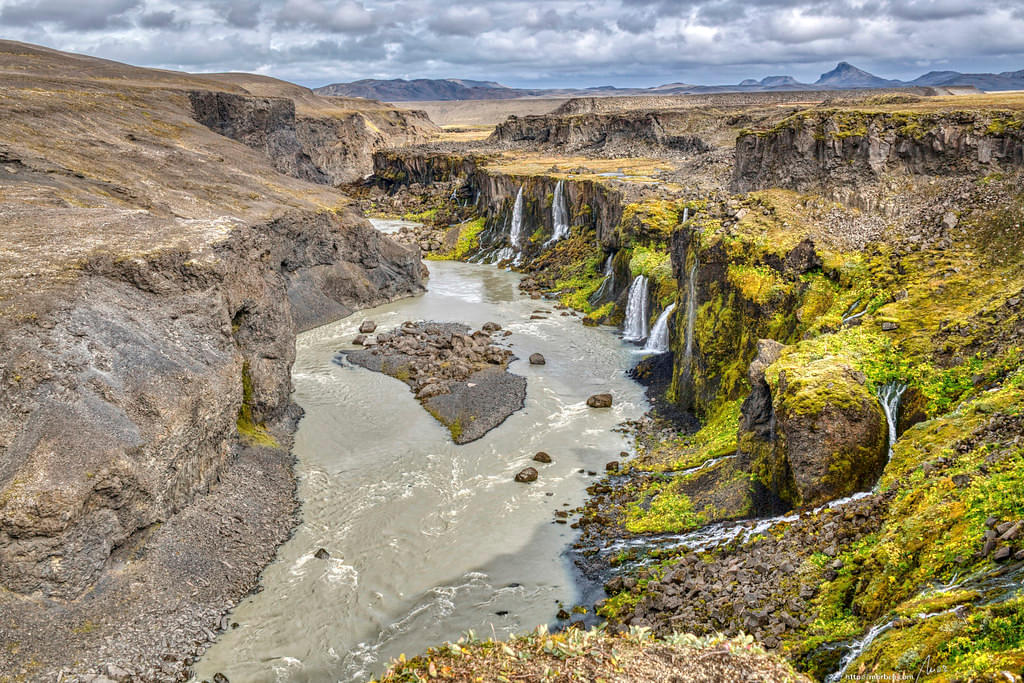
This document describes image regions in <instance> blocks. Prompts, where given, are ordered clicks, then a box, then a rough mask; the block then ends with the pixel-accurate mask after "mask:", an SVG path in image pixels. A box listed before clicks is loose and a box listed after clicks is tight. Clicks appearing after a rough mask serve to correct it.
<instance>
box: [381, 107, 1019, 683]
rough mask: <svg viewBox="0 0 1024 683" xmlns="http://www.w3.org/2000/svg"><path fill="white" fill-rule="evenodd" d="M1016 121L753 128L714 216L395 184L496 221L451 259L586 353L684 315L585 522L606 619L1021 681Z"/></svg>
mask: <svg viewBox="0 0 1024 683" xmlns="http://www.w3.org/2000/svg"><path fill="white" fill-rule="evenodd" d="M1022 110H1024V101H1021V99H1020V98H1019V96H1016V95H1012V94H1007V95H1001V96H998V97H995V96H977V97H964V98H935V99H931V98H926V99H922V98H920V97H919V96H918V95H915V94H913V93H910V94H907V93H895V94H887V95H884V96H880V97H878V98H875V99H872V100H870V101H868V100H863V101H861V102H860V106H858V103H857V102H855V101H852V102H838V103H831V104H827V105H823V106H818V107H811V108H808V109H806V111H799V112H795V113H794V112H785V111H780V113H779V116H778V118H775V119H771V118H770V117H769V118H766V119H763V120H762V121H763V123H762V124H758V123H756V122H755V118H754V117H755V116H762V115H763V110H761V109H757V110H756V111H753V112H748V116H747V118H746V120H747V121H748V123H746V124H743V123H740V121H743V120H744V117H743V116H739V117H737V118H736V120H735V122H734V124H732V125H735V126H736V128H735V129H734V131H735V133H736V136H737V142H736V144H735V147H734V148H732V149H730V151H729V159H728V171H729V172H728V173H727V174H724V179H723V175H712V176H710V177H711V178H712V179H714V178H718V179H723V182H722V183H721V185H719V186H718V187H717V188H714V189H712V190H710V191H709V190H705V189H704V187H705V186H706V185H704V183H706V182H707V181H708V176H707V175H701V173H700V171H699V169H697V167H696V166H694V165H688V164H687V162H686V161H685V160H684V161H682V162H680V161H678V160H673V159H671V155H670V154H669V153H667V152H665V153H664V154H665V156H664V157H661V158H655V159H637V158H616V159H605V158H603V154H602V153H601V151H600V150H592V152H593V156H591V157H589V158H579V157H575V158H572V159H560V158H559V157H555V156H550V153H551V152H552V151H554V149H557V146H555V147H552V148H551V149H548V150H545V151H544V152H543V153H542V154H539V155H538V154H532V153H530V152H528V151H526V150H516V149H508V150H504V151H502V152H501V153H497V152H495V151H488V150H484V149H479V148H478V149H474V150H473V151H474V153H475V154H476V157H475V158H474V159H475V160H474V161H473V162H472V163H471V164H470V165H469V166H467V162H466V157H464V156H453V155H448V156H447V157H445V156H444V155H442V154H440V153H435V154H434V155H433V156H430V155H428V156H427V158H423V156H422V153H421V152H416V153H411V152H409V153H400V154H397V155H396V157H395V158H391V159H385V158H384V157H383V156H382V157H380V160H381V161H380V162H379V163H378V176H377V178H376V181H377V182H378V184H379V185H380V186H381V187H384V188H386V189H387V190H388V191H390V192H392V193H393V194H391V195H390V197H392V198H395V197H405V198H407V199H408V200H409V201H411V202H414V205H415V206H417V210H418V211H419V212H421V215H422V216H423V218H427V219H429V218H430V216H439V217H440V216H452V215H454V214H453V213H446V212H445V211H446V209H445V207H446V206H449V205H451V204H453V203H455V202H457V201H462V202H465V201H466V200H468V204H469V205H470V206H472V207H473V209H474V211H475V215H473V216H468V217H466V218H468V219H469V220H465V221H464V222H462V223H458V224H456V225H454V226H450V225H443V226H442V227H443V229H444V230H445V231H447V232H446V233H445V237H446V239H444V240H437V241H436V244H438V245H440V248H439V249H438V256H445V257H454V258H465V259H480V258H483V259H485V260H494V259H495V258H498V259H499V260H501V259H502V258H504V263H505V264H506V265H512V266H513V267H515V268H517V269H519V270H521V271H523V272H524V274H525V275H526V277H525V278H524V280H523V282H522V285H521V286H522V287H523V288H524V289H527V290H528V291H530V292H532V293H533V294H534V295H536V296H542V295H543V296H549V297H556V298H558V299H560V300H561V302H562V303H564V304H566V305H570V306H572V307H574V308H577V309H580V310H582V311H584V312H585V313H586V317H585V318H584V320H585V322H589V323H591V324H597V323H606V324H608V323H610V324H614V325H620V324H622V322H623V320H624V318H625V317H627V313H628V310H627V309H630V308H631V305H630V303H629V300H630V299H633V300H634V305H635V302H636V301H637V300H642V301H644V302H645V303H646V317H647V320H646V322H647V324H648V329H650V328H652V327H653V326H654V323H655V321H656V320H657V318H659V317H660V316H661V315H662V314H663V313H664V312H665V311H669V310H670V309H669V307H670V306H673V305H674V307H673V308H672V309H671V310H670V313H669V315H668V316H667V328H668V351H667V352H666V353H663V354H659V355H652V356H651V357H650V358H647V359H644V360H643V361H641V362H640V363H639V364H638V367H637V369H636V371H635V374H636V375H637V377H639V378H640V379H641V380H642V381H645V382H648V383H649V385H650V387H651V389H650V395H651V397H652V399H653V400H654V401H655V411H654V412H655V418H656V419H655V420H654V421H653V423H652V424H653V425H654V426H653V427H650V426H648V425H647V424H646V423H645V425H642V426H641V427H642V429H640V431H639V433H638V451H639V457H638V458H636V459H633V460H630V461H628V462H626V463H623V464H620V466H618V467H613V468H611V469H610V470H609V471H610V472H611V474H610V475H609V476H608V477H607V479H606V480H605V481H602V482H600V483H597V484H594V485H593V486H592V487H590V489H589V491H590V493H591V494H592V498H591V501H590V502H589V503H588V504H587V506H586V507H585V509H583V510H581V511H580V512H582V514H581V516H580V518H579V519H576V520H574V521H573V524H574V526H575V527H576V528H580V529H581V530H582V534H583V535H582V537H581V539H580V542H579V544H578V548H577V551H576V559H577V563H578V565H579V566H580V567H581V569H582V570H583V571H584V573H585V574H586V575H587V576H589V577H591V578H592V579H593V580H594V581H597V582H600V583H603V584H604V588H605V591H601V592H603V593H604V594H603V595H600V594H594V599H595V600H597V598H600V600H597V602H598V607H599V613H598V614H599V617H600V618H603V619H608V620H609V621H610V622H611V624H612V625H613V628H622V629H627V628H631V627H647V628H652V629H654V630H655V631H656V632H657V633H660V634H669V633H671V632H673V631H692V632H695V633H698V634H709V633H714V632H715V631H722V632H724V633H727V634H738V633H740V632H746V633H751V634H753V635H754V636H755V637H756V638H757V640H758V641H759V642H761V643H763V644H764V645H766V646H767V647H769V648H771V649H774V650H775V651H777V652H779V653H781V654H784V655H785V656H786V657H787V658H789V659H790V660H791V661H792V662H793V663H794V664H795V665H796V666H797V668H799V669H800V670H802V671H805V672H807V673H808V674H810V675H812V676H814V677H816V678H825V677H826V676H828V675H833V676H840V675H843V674H858V675H862V674H879V675H882V674H884V675H889V676H891V675H897V674H898V675H907V676H911V677H914V676H919V677H920V678H922V679H932V680H1019V675H1020V674H1019V671H1020V662H1021V661H1022V660H1021V658H1022V656H1024V655H1022V652H1024V637H1022V635H1021V634H1022V633H1024V616H1022V615H1024V607H1022V604H1024V596H1022V595H1021V593H1020V590H1019V588H1020V586H1019V576H1020V575H1021V572H1022V571H1024V569H1022V567H1024V564H1022V563H1024V546H1022V545H1021V541H1020V538H1021V529H1022V528H1024V525H1020V524H1019V523H1020V521H1021V520H1022V518H1024V507H1022V504H1021V501H1020V497H1019V495H1018V493H1017V492H1018V491H1019V490H1020V489H1021V487H1022V486H1024V465H1022V463H1024V451H1022V447H1024V437H1021V431H1020V424H1021V408H1020V405H1021V404H1020V400H1021V391H1022V388H1024V367H1022V366H1024V355H1022V354H1024V347H1022V340H1024V309H1022V302H1024V279H1022V278H1024V275H1022V273H1024V268H1022V253H1024V252H1022V251H1021V226H1022V225H1024V209H1022V207H1024V196H1022V194H1021V189H1020V188H1021V187H1022V186H1024V184H1022V180H1021V173H1022V169H1021V166H1022V165H1024V158H1022V157H1021V156H1020V151H1019V147H1020V135H1021V130H1022V123H1021V122H1022V121H1024V119H1022V118H1021V116H1022V115H1021V111H1022ZM614 113H615V114H616V115H618V114H620V113H621V112H614ZM558 116H562V117H563V118H565V119H571V117H573V116H577V114H574V113H563V114H560V115H558ZM558 116H552V117H547V120H545V121H543V122H539V123H541V124H543V126H548V125H551V126H562V125H565V126H568V127H571V125H572V123H571V121H568V120H567V121H561V122H559V121H554V120H553V119H555V118H558ZM694 116H695V117H697V118H698V119H699V118H701V117H703V116H704V115H703V114H702V113H700V112H699V111H695V112H694ZM640 118H642V115H640ZM521 125H522V123H521V122H517V121H512V122H510V123H509V124H508V126H509V129H510V130H518V129H519V128H520V127H521ZM531 125H532V124H531ZM694 125H695V124H694ZM744 128H745V130H744ZM538 130H540V128H538ZM544 130H547V128H545V129H544ZM551 130H556V128H551ZM566 130H569V128H566ZM531 134H532V133H531ZM648 151H652V152H653V148H649V150H648ZM720 151H721V150H719V152H720ZM662 163H667V164H668V165H669V167H670V170H667V171H666V170H661V167H659V164H662ZM608 165H611V166H613V167H618V168H617V170H615V171H614V172H605V173H603V174H602V173H601V172H595V171H594V169H595V168H607V166H608ZM641 168H642V169H644V170H643V171H642V172H641V171H638V170H637V169H641ZM481 173H482V174H483V175H481ZM483 176H486V177H483ZM691 181H692V182H691ZM588 184H592V185H593V187H589V186H588ZM434 188H436V191H435V190H434ZM520 188H521V190H522V192H521V200H518V199H517V196H518V195H519V194H520V192H519V191H520ZM655 188H656V189H655ZM559 193H562V194H561V196H559ZM556 200H557V201H559V202H564V213H565V215H567V216H568V220H567V223H568V225H569V231H568V234H567V235H566V236H564V237H563V238H562V239H559V240H554V241H553V240H551V237H552V236H553V234H554V231H555V223H556V220H555V216H556ZM375 201H376V200H375ZM431 202H433V207H434V208H432V209H427V210H425V209H424V207H428V206H430V205H431ZM385 204H386V202H385V201H384V200H381V205H385ZM517 204H518V210H517V209H516V205H517ZM431 211H433V213H431ZM558 211H559V212H561V211H562V209H559V210H558ZM516 216H518V218H519V220H520V221H521V225H519V226H518V227H519V229H518V230H517V231H516V232H515V233H513V232H512V226H513V224H514V223H515V221H516ZM460 218H461V217H460ZM449 233H450V234H452V235H454V238H453V239H447V238H448V236H449ZM513 234H516V235H518V239H516V240H513V238H512V235H513ZM513 241H514V242H515V244H513ZM452 244H454V245H455V248H452V247H451V245H452ZM499 247H500V248H506V247H508V248H512V251H511V252H508V251H505V252H502V251H500V250H499ZM510 254H511V255H510ZM641 276H642V277H641ZM637 283H639V285H638V287H639V289H638V291H639V293H640V295H641V296H640V297H629V296H628V293H629V290H630V289H631V288H632V287H633V285H636V284H637ZM635 310H636V309H635V308H634V309H633V311H634V313H635ZM686 414H690V415H691V416H693V417H695V418H697V420H698V421H699V423H700V429H699V430H698V431H696V432H693V431H690V430H687V429H685V428H684V426H685V425H686V424H688V422H687V421H686V420H685V416H686ZM669 418H671V419H669ZM677 418H684V419H678V420H677V421H673V420H676V419H677ZM587 607H589V605H587Z"/></svg>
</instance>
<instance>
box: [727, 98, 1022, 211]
mask: <svg viewBox="0 0 1024 683" xmlns="http://www.w3.org/2000/svg"><path fill="white" fill-rule="evenodd" d="M1003 114H1006V115H1007V116H1012V114H1010V113H1008V112H1003V113H999V112H997V113H995V114H985V113H969V112H952V113H913V114H899V113H868V112H844V111H820V112H813V113H805V114H800V115H797V116H793V117H790V118H789V119H786V120H785V121H784V122H782V123H781V124H779V125H778V126H776V127H775V128H774V129H772V130H770V131H767V132H762V133H746V134H743V135H740V137H739V139H738V140H737V141H736V164H735V167H734V175H733V189H735V190H737V191H750V190H756V189H763V188H766V187H786V188H792V189H797V190H808V189H818V188H821V187H823V186H825V185H833V186H838V185H843V184H848V183H851V182H861V183H864V182H868V183H870V182H874V181H876V180H877V179H878V178H880V177H881V176H882V175H883V174H885V173H893V172H896V173H906V174H911V175H940V176H941V175H951V174H955V173H962V172H964V171H980V170H982V169H986V168H988V169H997V168H1004V167H1012V166H1018V167H1019V166H1021V165H1024V133H1022V132H1021V131H1022V129H1021V127H1020V124H1019V118H1018V119H1016V121H1017V123H1016V124H1015V125H1007V120H1005V119H1000V118H999V117H1000V116H1002V115H1003ZM982 172H984V171H982Z"/></svg>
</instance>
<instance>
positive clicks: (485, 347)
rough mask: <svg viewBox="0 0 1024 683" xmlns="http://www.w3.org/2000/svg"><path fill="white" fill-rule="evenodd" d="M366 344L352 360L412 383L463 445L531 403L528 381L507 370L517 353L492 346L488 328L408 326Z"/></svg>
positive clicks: (424, 402) (437, 417) (454, 325)
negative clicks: (528, 393) (528, 396)
mask: <svg viewBox="0 0 1024 683" xmlns="http://www.w3.org/2000/svg"><path fill="white" fill-rule="evenodd" d="M485 327H486V326H485ZM364 344H366V345H367V346H368V348H363V349H360V350H357V351H351V352H348V353H347V354H346V357H347V358H348V360H349V361H350V362H352V363H354V364H356V365H359V366H362V367H365V368H368V369H370V370H375V371H377V372H383V373H385V374H387V375H391V376H392V377H396V378H398V379H400V380H402V381H403V382H405V383H406V384H408V385H409V388H410V389H412V391H413V393H414V394H416V398H417V399H419V400H420V401H421V402H422V403H423V407H424V408H426V409H427V411H428V412H429V413H430V414H431V415H433V416H434V417H435V418H436V419H437V420H438V422H440V423H441V424H443V425H444V426H445V427H447V428H448V429H449V431H450V432H451V435H452V440H453V441H454V442H455V443H457V444H463V443H469V442H470V441H475V440H476V439H479V438H480V437H482V436H483V435H484V434H486V433H487V432H489V431H490V430H492V429H494V428H495V427H497V426H498V425H500V424H501V423H502V422H504V421H505V419H506V418H507V417H508V416H509V415H511V414H512V413H514V412H515V411H517V410H519V409H520V408H522V407H523V404H524V402H525V400H526V378H524V377H520V376H518V375H513V374H511V373H508V372H506V371H505V369H506V367H507V366H508V363H509V361H511V360H512V358H513V356H512V352H511V351H509V350H508V349H505V348H502V347H500V346H498V345H497V344H494V343H492V342H491V334H490V332H488V331H487V330H486V329H484V330H477V331H476V332H473V333H470V331H469V328H468V327H466V326H465V325H462V324H458V323H435V322H420V323H412V322H406V323H403V324H402V326H401V327H399V328H398V329H397V330H395V331H394V332H386V333H382V334H378V335H377V337H376V340H375V341H373V342H372V343H370V342H368V341H367V342H364Z"/></svg>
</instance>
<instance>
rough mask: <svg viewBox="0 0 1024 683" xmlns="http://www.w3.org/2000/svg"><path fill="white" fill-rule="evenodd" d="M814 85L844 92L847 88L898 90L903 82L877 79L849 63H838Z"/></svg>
mask: <svg viewBox="0 0 1024 683" xmlns="http://www.w3.org/2000/svg"><path fill="white" fill-rule="evenodd" d="M814 85H815V86H817V87H822V88H827V89H830V90H832V89H834V90H846V89H849V88H898V87H899V86H901V85H903V82H902V81H890V80H888V79H885V78H879V77H878V76H876V75H874V74H869V73H868V72H867V71H864V70H863V69H858V68H857V67H855V66H854V65H853V64H850V63H849V62H839V63H838V64H836V68H834V69H832V70H831V71H828V72H826V73H823V74H822V75H821V78H819V79H818V80H816V81H815V82H814Z"/></svg>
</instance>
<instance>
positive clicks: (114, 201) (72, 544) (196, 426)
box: [0, 43, 425, 680]
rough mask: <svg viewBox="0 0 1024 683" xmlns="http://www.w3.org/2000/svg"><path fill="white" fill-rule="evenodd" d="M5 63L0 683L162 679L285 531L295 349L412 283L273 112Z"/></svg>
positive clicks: (216, 621) (409, 272)
mask: <svg viewBox="0 0 1024 683" xmlns="http://www.w3.org/2000/svg"><path fill="white" fill-rule="evenodd" d="M2 48H3V49H2V50H0V69H2V70H3V71H4V72H5V73H6V74H7V76H6V81H5V93H4V94H5V97H4V99H3V105H2V108H3V109H4V112H3V116H2V121H3V123H2V124H0V169H2V170H0V217H2V221H3V223H4V225H5V229H4V234H3V235H2V237H0V240H2V242H3V248H2V250H0V253H2V256H0V262H2V268H0V273H2V275H0V302H2V305H0V353H2V354H3V358H4V362H3V365H2V366H0V401H2V403H3V406H4V410H3V411H2V414H0V586H2V587H3V589H4V590H2V591H0V604H2V605H3V607H2V611H4V613H5V614H8V615H11V619H5V621H4V623H3V625H2V626H0V632H2V634H3V640H4V642H7V643H13V644H15V646H12V647H10V648H5V649H4V651H3V654H2V655H0V670H3V671H5V672H9V673H11V674H12V675H13V676H15V677H17V676H21V677H24V678H29V679H35V678H47V679H53V678H56V677H57V675H58V672H59V671H60V670H62V669H63V670H64V672H65V675H66V676H65V678H67V674H70V673H73V672H78V673H84V672H86V671H90V670H91V671H99V670H101V668H98V667H100V665H102V664H103V663H104V662H113V663H116V664H117V665H118V667H119V668H118V670H119V671H121V670H124V671H127V672H128V674H130V675H135V676H138V677H140V678H142V679H152V680H165V679H166V680H174V679H177V678H179V677H180V676H182V675H183V673H184V670H185V666H184V663H183V662H184V661H185V660H186V658H187V657H188V656H190V655H191V654H192V653H194V651H195V650H196V648H197V647H199V643H202V642H204V641H205V640H206V638H205V637H202V638H200V639H198V640H197V639H196V634H197V633H199V634H202V633H209V632H211V629H212V630H217V629H219V628H221V627H222V626H223V624H222V623H221V621H220V614H221V612H222V610H223V609H225V608H226V607H227V606H230V604H232V603H233V601H235V600H237V599H238V598H239V597H240V596H241V595H242V594H244V592H245V591H246V590H249V589H250V588H251V587H252V586H253V585H254V581H255V579H256V576H257V575H258V572H259V570H260V569H261V568H262V566H263V565H264V564H265V563H266V562H267V561H268V560H269V558H270V557H271V555H272V552H273V548H274V546H275V544H276V543H279V542H281V541H282V540H283V539H284V538H285V537H286V535H287V534H288V532H289V530H290V527H291V525H292V519H293V516H292V515H293V512H294V497H293V492H294V482H293V481H292V479H291V475H290V464H291V456H290V454H289V452H288V446H289V444H290V433H291V430H292V428H293V426H294V422H295V420H296V418H297V417H298V411H297V408H296V407H295V406H294V404H293V403H292V402H291V398H290V393H291V380H290V371H291V364H292V361H293V359H294V339H295V335H296V333H297V332H299V331H302V330H305V329H309V328H311V327H313V326H316V325H319V324H322V323H325V322H328V321H331V320H334V319H337V318H339V317H342V316H345V315H348V314H349V313H351V312H353V311H354V310H356V309H358V308H361V307H365V306H371V305H375V304H379V303H384V302H387V301H390V300H393V299H395V298H397V297H401V296H408V295H411V294H415V293H418V292H420V291H422V290H423V280H424V275H425V271H424V269H423V267H422V263H421V261H420V258H419V253H418V250H416V249H409V248H407V247H403V246H400V245H398V244H396V243H394V242H392V241H390V240H388V239H386V238H385V237H383V236H382V235H381V234H380V233H378V232H377V231H376V230H374V229H373V228H372V227H371V226H370V224H369V223H368V222H367V221H366V219H365V218H363V217H362V216H361V215H359V213H358V212H357V211H356V210H355V209H354V208H353V207H352V206H350V204H349V201H348V200H347V199H346V198H345V197H344V196H342V195H340V194H337V193H336V192H335V191H333V190H331V189H329V188H327V187H325V186H323V185H316V184H311V183H308V182H304V181H303V180H299V179H297V178H296V177H289V176H286V175H281V173H279V172H278V171H283V172H286V173H288V174H289V175H290V176H297V177H298V178H304V179H307V180H316V181H323V180H325V179H326V180H329V179H330V177H329V176H330V173H327V172H322V171H321V170H319V166H317V163H318V162H314V161H313V158H312V157H311V156H310V154H307V152H313V154H314V155H315V153H316V152H315V150H314V146H310V145H306V146H303V144H302V143H301V142H300V138H301V137H302V136H301V135H300V134H299V133H297V132H296V131H297V130H298V129H297V128H295V125H294V123H295V119H294V105H290V104H289V103H290V100H284V99H281V98H277V99H268V98H260V97H254V96H251V95H249V94H246V93H244V92H227V91H224V90H218V88H224V87H226V86H224V85H223V84H218V83H216V82H206V81H204V80H203V79H201V78H197V77H192V76H189V75H187V74H168V72H148V71H146V70H141V69H139V70H136V69H132V68H130V67H122V66H121V65H116V64H113V63H109V62H102V61H101V60H94V61H88V60H87V61H86V67H87V68H84V69H77V70H72V69H71V67H70V64H75V63H76V62H75V60H80V59H84V58H76V57H74V56H69V55H63V54H62V53H57V52H54V51H49V50H44V49H42V48H31V47H30V46H23V45H18V44H7V43H5V44H3V45H2ZM26 50H29V51H30V54H31V55H32V59H28V58H26V57H25V52H26ZM26 63H27V65H26ZM47 65H49V67H51V68H47ZM79 66H81V65H79ZM58 67H64V68H63V70H61V69H59V68H58ZM90 69H93V70H95V71H97V72H98V75H99V77H98V78H97V79H96V80H90V79H88V78H83V77H78V78H70V79H69V78H65V77H63V76H61V77H55V76H54V75H53V72H54V71H55V70H58V71H61V72H62V73H70V72H79V73H81V72H85V73H88V72H89V70H90ZM111 76H116V77H117V78H118V80H117V81H115V82H113V83H112V82H111V78H110V77H111ZM207 87H209V88H210V89H206V88H207ZM229 90H230V88H229ZM197 107H198V108H199V109H201V111H202V115H201V118H202V120H203V124H205V125H200V124H199V123H198V122H197V121H195V120H194V118H193V117H194V116H195V115H196V111H197ZM214 130H219V131H222V132H224V133H225V134H226V135H228V136H230V137H231V138H237V139H240V140H242V141H243V142H244V143H245V144H239V143H238V142H235V141H233V140H232V139H228V137H225V136H222V135H218V134H217V133H215V132H214ZM409 134H410V135H413V134H415V133H414V132H410V133H409ZM246 145H248V146H246ZM253 148H255V149H253ZM264 155H266V156H264ZM268 156H269V157H270V159H271V160H272V161H273V166H272V165H271V163H270V161H268V158H267V157H268ZM253 500H259V501H261V504H260V505H258V506H253V505H252V504H251V503H252V501H253ZM225 524H226V525H227V526H231V525H236V526H235V527H234V530H233V531H232V532H231V533H230V534H228V533H226V532H225V530H226V529H227V526H224V525H225ZM218 527H219V531H218ZM232 538H234V539H235V540H234V541H232V540H231V539H232ZM240 538H244V539H246V540H245V541H244V542H242V543H241V544H238V543H236V541H237V540H238V539H240ZM196 586H202V589H201V590H199V589H196ZM126 605H127V606H126ZM83 624H85V625H84V626H83ZM161 653H163V654H161Z"/></svg>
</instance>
